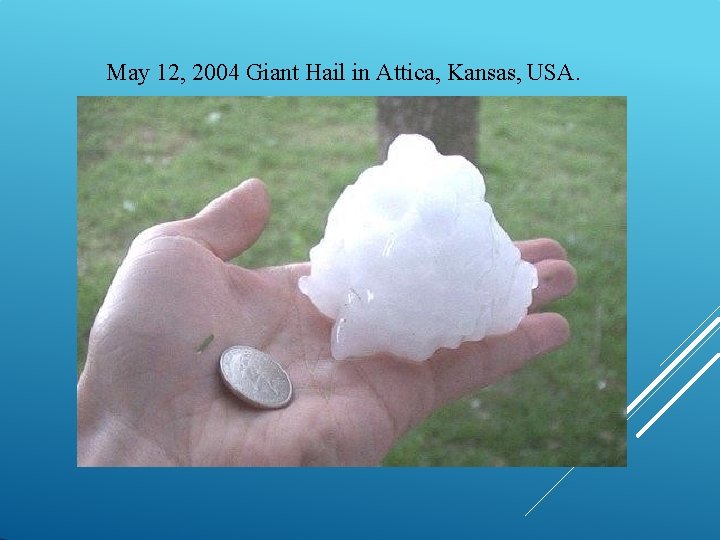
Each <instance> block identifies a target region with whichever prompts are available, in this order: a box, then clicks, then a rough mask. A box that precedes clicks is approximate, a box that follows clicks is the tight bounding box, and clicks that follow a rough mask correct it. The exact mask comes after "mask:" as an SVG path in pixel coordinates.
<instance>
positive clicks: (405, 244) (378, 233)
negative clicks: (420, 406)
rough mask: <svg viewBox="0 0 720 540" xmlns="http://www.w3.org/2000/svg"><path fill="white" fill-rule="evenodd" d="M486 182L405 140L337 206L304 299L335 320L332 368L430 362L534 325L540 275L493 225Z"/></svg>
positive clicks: (463, 164) (427, 144)
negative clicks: (377, 361) (390, 359)
mask: <svg viewBox="0 0 720 540" xmlns="http://www.w3.org/2000/svg"><path fill="white" fill-rule="evenodd" d="M484 197H485V183H484V181H483V177H482V175H481V174H480V171H478V169H477V168H476V167H475V166H474V165H473V164H472V163H470V162H469V161H468V160H466V159H465V158H463V157H461V156H443V155H442V154H440V153H438V152H437V150H436V149H435V145H434V144H433V143H432V142H431V141H430V140H428V139H426V138H425V137H422V136H420V135H400V136H399V137H398V138H397V139H395V141H394V142H393V143H392V145H391V146H390V149H389V150H388V158H387V161H386V162H385V163H384V164H382V165H379V166H376V167H371V168H369V169H367V170H366V171H364V172H363V173H362V174H361V175H360V177H359V178H358V179H357V182H355V184H353V185H350V186H348V187H347V188H346V189H345V191H343V193H342V194H341V195H340V198H339V199H338V201H337V202H336V203H335V206H334V207H333V208H332V210H331V211H330V214H329V216H328V222H327V227H326V228H325V236H324V238H323V239H322V240H321V241H320V243H319V244H318V245H317V246H315V247H314V248H312V249H311V250H310V261H311V273H310V275H309V276H304V277H302V278H300V281H299V287H300V290H301V291H302V292H303V293H304V294H305V295H307V296H308V297H309V298H310V300H311V301H312V302H313V304H315V306H316V307H317V308H318V309H319V310H320V311H321V312H322V313H323V314H325V315H326V316H328V317H330V318H332V319H335V324H334V326H333V329H332V334H331V337H330V349H331V353H332V355H333V357H335V358H336V359H337V360H344V359H346V358H350V357H363V356H368V355H372V354H376V353H391V354H394V355H396V356H399V357H403V358H407V359H410V360H415V361H421V360H426V359H427V358H429V357H430V356H432V354H433V353H434V352H435V351H436V350H437V349H439V348H440V347H448V348H457V347H458V346H459V345H460V343H462V342H464V341H479V340H481V339H483V338H484V337H485V336H490V335H495V334H504V333H507V332H511V331H512V330H514V329H515V328H517V326H518V324H519V323H520V320H521V319H522V318H523V317H524V316H525V315H526V314H527V308H528V306H529V305H530V302H531V300H532V290H533V289H534V288H535V287H537V272H536V270H535V267H534V266H533V265H531V264H529V263H527V262H525V261H523V260H521V259H520V252H519V251H518V249H517V248H516V247H515V246H514V245H513V243H512V241H511V240H510V237H509V236H508V235H507V233H506V232H505V231H504V230H503V229H502V227H500V225H499V224H498V222H497V221H496V220H495V216H494V215H493V212H492V208H491V207H490V205H489V204H488V203H487V202H485V200H484Z"/></svg>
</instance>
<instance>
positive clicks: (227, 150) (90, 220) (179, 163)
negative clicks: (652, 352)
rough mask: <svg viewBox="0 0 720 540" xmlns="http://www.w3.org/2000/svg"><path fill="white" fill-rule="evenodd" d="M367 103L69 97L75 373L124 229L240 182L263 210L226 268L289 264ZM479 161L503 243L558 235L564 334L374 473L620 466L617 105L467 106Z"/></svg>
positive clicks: (314, 222)
mask: <svg viewBox="0 0 720 540" xmlns="http://www.w3.org/2000/svg"><path fill="white" fill-rule="evenodd" d="M374 121H375V103H374V100H373V98H297V97H288V98H279V97H278V98H269V97H265V98H216V97H212V98H210V97H209V98H147V97H141V98H80V99H79V100H78V259H77V265H78V336H77V339H78V373H80V371H81V370H82V366H83V362H84V359H85V355H86V352H87V339H88V334H89V331H90V327H91V325H92V321H93V319H94V317H95V314H96V313H97V310H98V308H99V306H100V304H101V302H102V300H103V297H104V294H105V291H106V290H107V288H108V286H109V284H110V281H111V279H112V277H113V275H114V273H115V271H116V269H117V267H118V265H119V264H120V262H121V261H122V258H123V256H124V254H125V251H126V250H127V248H128V246H129V244H130V242H131V240H132V239H133V237H134V236H135V235H136V234H137V233H139V232H140V231H141V230H143V229H145V228H146V227H148V226H150V225H152V224H155V223H158V222H161V221H168V220H172V219H178V218H182V217H187V216H189V215H191V214H193V213H195V212H196V211H197V210H198V209H200V208H202V207H203V206H204V205H205V204H206V203H207V202H208V201H209V200H211V199H213V198H214V197H215V196H216V195H218V194H220V193H222V192H224V191H226V190H227V189H229V188H231V187H233V186H235V185H237V184H238V183H239V182H240V181H241V180H243V179H245V178H248V177H252V176H257V177H260V178H262V179H263V180H264V181H265V182H266V184H267V185H268V188H269V191H270V195H271V198H272V205H273V211H272V212H273V213H272V217H271V219H270V223H269V225H268V227H267V230H266V231H265V233H264V234H263V236H262V237H261V239H260V241H259V242H258V243H257V244H256V245H255V246H254V247H252V248H251V249H250V250H249V251H247V252H246V253H245V254H243V256H242V257H240V258H239V259H238V260H237V262H238V263H239V264H242V265H246V266H250V267H258V266H267V265H276V264H282V263H287V262H291V261H298V260H305V259H306V258H307V253H308V250H309V248H310V247H312V246H313V245H314V244H316V243H317V241H318V240H319V239H320V237H321V236H322V232H323V229H324V225H325V218H326V216H327V212H328V211H329V209H330V208H331V207H332V205H333V203H334V201H335V200H336V198H337V196H338V195H339V194H340V192H341V191H342V189H343V187H344V186H345V185H347V184H348V183H351V182H353V181H354V180H355V178H356V177H357V175H358V173H359V172H360V171H362V170H363V169H365V168H367V167H368V166H370V165H372V164H374V163H375V162H376V159H377V150H376V133H375V125H374ZM478 121H479V122H480V142H479V152H478V162H479V164H480V168H481V169H482V171H483V174H484V175H485V181H486V184H487V199H488V200H489V201H490V203H491V204H492V205H493V207H494V209H495V213H496V216H497V217H498V220H499V221H500V223H501V224H502V225H503V226H504V228H505V229H506V230H507V231H508V233H509V234H510V236H511V237H513V238H517V239H522V238H532V237H538V236H550V237H553V238H556V239H558V240H559V241H560V242H562V243H563V244H564V245H565V247H566V248H567V250H568V253H569V258H570V260H571V262H572V263H573V264H574V266H575V267H576V269H577V271H578V279H579V286H578V288H577V290H576V292H575V293H574V294H573V295H572V296H571V297H569V298H567V299H564V300H561V301H559V302H557V303H556V304H555V305H554V306H553V309H556V310H558V311H560V312H561V313H563V314H564V315H565V316H566V317H567V318H568V320H569V321H570V324H571V327H572V332H573V338H572V341H571V343H570V344H569V345H568V346H567V347H565V348H563V349H562V350H559V351H557V352H554V353H552V354H550V355H547V356H546V357H544V358H542V359H540V360H538V361H536V362H535V363H533V364H532V365H530V366H528V367H527V368H525V369H524V370H523V371H521V372H519V373H517V374H515V375H513V376H512V377H510V378H508V379H506V380H505V381H503V382H501V383H499V384H497V385H495V386H493V387H490V388H487V389H484V390H482V391H480V392H478V393H477V394H475V395H472V396H468V397H467V398H465V399H463V400H461V401H458V402H456V403H454V404H452V405H450V406H448V407H446V408H444V409H442V410H440V411H438V412H437V413H436V414H434V415H433V416H432V417H430V418H429V419H428V420H427V421H426V422H424V423H423V424H422V425H420V426H419V427H418V428H416V429H415V430H413V431H412V432H410V433H409V434H407V436H405V437H404V438H403V439H402V440H401V441H400V442H399V443H398V444H397V445H396V447H395V448H394V449H393V450H392V452H391V453H390V454H389V455H388V456H387V458H386V459H385V464H386V465H482V466H503V465H511V466H531V465H553V466H559V465H563V466H567V465H578V466H598V465H603V466H613V465H616V466H617V465H620V466H624V465H625V463H626V441H625V415H624V409H625V404H626V395H625V359H626V242H625V239H626V212H625V208H626V185H625V183H626V143H625V139H626V101H625V99H624V98H574V97H573V98H483V99H482V101H481V107H480V114H479V118H478Z"/></svg>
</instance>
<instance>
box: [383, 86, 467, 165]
mask: <svg viewBox="0 0 720 540" xmlns="http://www.w3.org/2000/svg"><path fill="white" fill-rule="evenodd" d="M479 107H480V100H479V98H476V97H444V96H443V97H379V98H378V99H377V126H378V136H379V140H380V145H379V157H380V161H381V162H382V161H385V159H386V158H387V151H388V147H389V146H390V143H391V142H393V140H394V139H395V137H397V136H398V135H400V134H401V133H419V134H420V135H424V136H425V137H427V138H429V139H430V140H432V141H433V142H434V143H435V146H436V147H437V149H438V152H440V153H441V154H446V155H461V156H464V157H465V158H467V159H468V160H470V161H471V162H472V163H476V152H477V136H478V117H477V115H478V110H479Z"/></svg>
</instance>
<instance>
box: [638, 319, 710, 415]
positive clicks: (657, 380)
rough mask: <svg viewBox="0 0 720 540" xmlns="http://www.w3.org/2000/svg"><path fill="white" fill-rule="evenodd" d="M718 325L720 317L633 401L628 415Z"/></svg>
mask: <svg viewBox="0 0 720 540" xmlns="http://www.w3.org/2000/svg"><path fill="white" fill-rule="evenodd" d="M718 324H720V317H716V318H715V320H714V321H713V322H712V323H710V326H708V327H707V328H706V329H705V330H703V331H702V332H700V334H699V335H698V337H696V338H695V339H694V340H692V342H691V343H690V345H688V346H687V347H685V349H684V350H683V352H681V353H680V354H679V355H678V357H677V358H676V359H675V360H673V361H672V362H670V364H668V367H666V368H665V369H664V370H663V372H662V373H661V374H660V375H658V376H657V377H656V378H655V380H654V381H653V382H651V383H650V385H649V386H648V387H647V388H646V389H645V390H643V391H642V392H641V393H640V395H639V396H638V397H636V398H635V401H633V402H632V403H631V404H630V405H628V408H627V413H630V411H632V410H633V409H634V408H635V407H636V406H637V404H638V403H640V402H641V401H642V400H643V399H644V398H645V396H647V395H648V394H649V393H650V392H652V390H653V388H655V387H656V386H657V385H658V384H659V383H660V382H661V381H662V380H663V379H664V378H665V377H666V376H667V374H668V373H670V372H671V371H672V370H673V368H674V367H675V366H677V365H678V364H679V363H680V362H682V360H683V359H684V358H685V357H686V356H687V355H688V354H689V353H690V351H692V350H693V349H694V348H695V346H696V345H697V344H698V343H700V342H701V341H702V340H703V339H705V336H707V335H708V334H709V333H710V332H712V331H713V329H714V328H715V327H716V326H717V325H718Z"/></svg>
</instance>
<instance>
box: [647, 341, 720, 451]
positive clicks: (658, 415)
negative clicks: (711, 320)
mask: <svg viewBox="0 0 720 540" xmlns="http://www.w3.org/2000/svg"><path fill="white" fill-rule="evenodd" d="M718 358H720V353H717V354H716V355H715V356H713V357H712V358H711V359H710V361H709V362H708V363H707V364H705V365H704V366H703V367H702V369H701V370H700V371H698V372H697V373H696V374H695V376H694V377H693V378H692V379H690V380H689V381H688V382H687V384H686V385H685V386H683V387H682V388H681V389H680V391H679V392H678V393H677V394H675V395H674V396H673V397H672V398H671V399H670V401H668V402H667V403H666V404H665V406H664V407H663V408H662V409H660V410H659V411H658V413H657V414H656V415H655V416H653V417H652V418H651V419H650V421H649V422H648V423H647V424H645V426H643V428H642V429H641V430H640V431H638V432H637V433H636V434H635V437H637V438H638V439H639V438H640V437H642V436H643V433H645V432H646V431H647V430H648V429H649V428H650V427H651V426H652V425H653V424H654V423H655V422H657V421H658V419H659V418H660V417H661V416H662V415H663V414H665V413H666V412H667V410H668V409H669V408H670V407H672V406H673V405H674V404H675V402H676V401H677V400H678V399H680V397H682V395H683V394H684V393H685V392H687V390H688V389H689V388H690V387H691V386H692V385H693V384H695V382H696V381H697V380H698V379H699V378H700V377H702V376H703V375H704V374H705V372H706V371H707V370H708V369H710V368H711V367H712V365H713V364H714V363H715V362H717V360H718Z"/></svg>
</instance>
